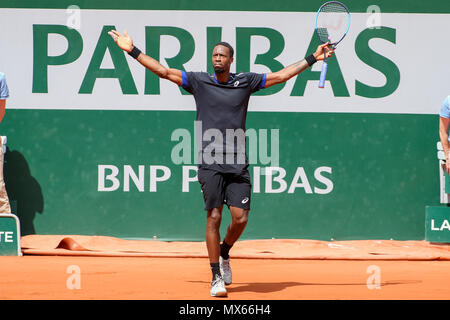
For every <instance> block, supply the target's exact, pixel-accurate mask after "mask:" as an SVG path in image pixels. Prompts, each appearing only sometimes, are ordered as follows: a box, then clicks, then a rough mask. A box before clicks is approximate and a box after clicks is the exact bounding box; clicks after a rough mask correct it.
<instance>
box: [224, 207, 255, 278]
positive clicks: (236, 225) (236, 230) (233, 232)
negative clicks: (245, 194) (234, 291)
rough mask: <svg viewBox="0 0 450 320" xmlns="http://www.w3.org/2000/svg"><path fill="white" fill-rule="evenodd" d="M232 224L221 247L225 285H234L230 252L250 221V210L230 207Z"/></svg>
mask: <svg viewBox="0 0 450 320" xmlns="http://www.w3.org/2000/svg"><path fill="white" fill-rule="evenodd" d="M230 212H231V223H230V225H229V226H228V229H227V235H226V236H225V239H224V241H223V243H222V244H221V245H220V258H219V266H220V273H221V274H222V277H223V281H224V282H225V284H231V283H232V281H233V280H232V277H233V276H232V272H231V266H230V256H229V255H228V252H229V251H230V249H231V247H232V246H233V244H234V243H235V242H236V241H237V240H238V239H239V237H240V236H241V234H242V232H243V231H244V229H245V226H246V225H247V221H248V212H249V211H248V210H244V209H241V208H237V207H233V206H230Z"/></svg>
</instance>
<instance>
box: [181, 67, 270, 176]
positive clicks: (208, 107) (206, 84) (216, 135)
mask: <svg viewBox="0 0 450 320" xmlns="http://www.w3.org/2000/svg"><path fill="white" fill-rule="evenodd" d="M182 79H183V80H182V84H181V86H182V87H183V88H184V89H185V90H186V91H188V92H189V93H191V94H192V95H193V96H194V99H195V104H196V109H197V116H196V121H199V122H197V124H200V125H201V135H200V130H199V128H197V130H198V132H196V135H197V138H201V143H200V142H199V141H198V142H199V143H198V144H199V145H198V148H199V159H198V163H199V168H204V169H212V170H216V171H219V172H228V173H237V174H240V173H242V172H243V171H245V170H247V168H248V159H247V155H246V139H245V130H246V128H245V121H246V118H247V109H248V102H249V100H250V95H251V94H252V93H254V92H256V91H258V90H260V89H263V88H264V86H265V84H266V74H259V73H253V72H246V73H239V74H235V73H230V77H229V79H228V81H227V82H226V83H221V82H219V81H217V79H216V78H215V75H210V74H208V73H206V72H185V71H182ZM197 140H198V139H197Z"/></svg>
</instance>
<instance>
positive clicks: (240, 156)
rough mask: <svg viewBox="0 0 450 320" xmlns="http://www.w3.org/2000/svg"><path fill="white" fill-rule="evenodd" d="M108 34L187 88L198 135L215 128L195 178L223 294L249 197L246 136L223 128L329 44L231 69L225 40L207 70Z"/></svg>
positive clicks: (217, 287)
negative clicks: (263, 70)
mask: <svg viewBox="0 0 450 320" xmlns="http://www.w3.org/2000/svg"><path fill="white" fill-rule="evenodd" d="M109 34H110V36H111V37H112V38H113V39H114V41H115V42H116V43H117V45H118V46H119V47H120V48H121V49H122V50H124V51H126V52H127V53H128V54H130V55H131V56H132V57H133V58H135V59H136V60H137V61H138V62H139V63H140V64H142V65H143V66H144V67H146V68H147V69H149V70H150V71H152V72H153V73H155V74H156V75H158V76H159V77H161V78H163V79H167V80H170V81H172V82H174V83H175V84H177V85H179V86H182V87H183V88H184V89H185V90H187V91H188V92H190V93H192V94H193V96H194V99H195V103H196V107H197V117H196V120H197V121H199V122H200V123H201V129H202V132H201V134H202V135H201V136H202V137H205V136H209V135H211V133H215V134H213V135H214V137H215V138H216V139H215V140H214V141H213V142H211V143H210V144H208V143H205V141H203V142H202V143H201V144H202V145H200V146H199V149H200V152H199V156H200V161H199V166H198V180H199V182H200V184H201V188H202V191H203V197H204V201H205V210H206V212H207V214H206V246H207V249H208V256H209V260H210V265H211V270H212V282H211V296H226V295H227V291H226V288H225V284H230V283H231V281H232V276H231V275H232V274H231V268H230V261H229V251H230V249H231V247H232V246H233V244H234V243H235V242H236V241H237V240H238V238H239V237H240V235H241V234H242V232H243V231H244V228H245V226H246V224H247V220H248V214H249V211H250V198H251V183H250V175H249V172H248V160H247V157H246V154H245V138H244V139H243V140H242V139H241V140H240V139H238V142H237V143H236V145H235V144H234V140H235V139H234V137H233V136H232V139H229V135H228V134H227V131H228V132H229V131H230V130H231V131H232V132H245V121H246V116H247V107H248V102H249V98H250V95H251V94H252V93H254V92H256V91H258V90H260V89H264V88H268V87H270V86H273V85H275V84H278V83H282V82H285V81H287V80H289V79H291V78H292V77H294V76H296V75H297V74H299V73H300V72H302V71H304V70H306V69H307V68H308V67H310V66H311V65H312V64H313V63H315V62H316V61H317V60H323V59H324V54H326V55H327V56H328V57H331V56H332V54H333V50H331V49H330V48H329V45H328V43H326V44H323V45H320V46H319V47H318V48H317V50H316V52H314V54H312V55H310V56H308V57H306V58H305V59H302V60H300V61H298V62H297V63H294V64H292V65H290V66H288V67H286V68H284V69H282V70H280V71H277V72H274V73H267V74H257V73H252V72H247V73H240V74H234V73H231V72H230V66H231V64H232V63H233V55H234V50H233V48H232V47H231V46H230V45H229V44H228V43H226V42H220V43H218V44H217V45H216V46H215V47H214V50H213V52H212V62H213V66H214V74H213V75H209V74H207V73H205V72H185V71H182V70H177V69H172V68H166V67H164V66H163V65H161V64H160V63H159V62H158V61H156V60H155V59H153V58H151V57H149V56H147V55H145V54H144V53H142V52H141V51H140V50H139V49H138V48H137V47H135V46H134V45H133V41H132V39H131V37H130V36H129V35H128V34H127V32H126V31H125V32H124V34H123V35H122V34H120V33H119V32H117V31H116V30H112V31H110V32H109ZM218 132H219V133H221V134H222V139H217V133H218ZM211 138H212V137H211ZM202 140H203V139H202ZM211 140H212V139H211ZM230 140H231V141H230ZM224 204H226V205H227V206H228V208H229V210H230V213H231V217H232V221H231V223H230V225H229V226H228V229H227V234H226V236H225V238H224V240H223V242H222V244H220V234H219V229H220V222H221V218H222V209H223V205H224Z"/></svg>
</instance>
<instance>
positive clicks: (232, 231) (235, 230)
mask: <svg viewBox="0 0 450 320" xmlns="http://www.w3.org/2000/svg"><path fill="white" fill-rule="evenodd" d="M230 212H231V223H230V225H229V226H228V229H227V234H226V236H225V239H224V240H225V242H226V243H227V244H228V245H229V246H232V245H233V244H234V243H235V242H236V241H237V240H238V239H239V237H240V236H241V234H242V232H244V229H245V227H246V226H247V221H248V213H249V210H244V209H241V208H238V207H233V206H230Z"/></svg>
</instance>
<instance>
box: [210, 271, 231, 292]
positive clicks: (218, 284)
mask: <svg viewBox="0 0 450 320" xmlns="http://www.w3.org/2000/svg"><path fill="white" fill-rule="evenodd" d="M226 296H227V289H225V283H224V282H223V279H222V277H221V276H219V275H215V276H214V279H213V281H212V282H211V297H226Z"/></svg>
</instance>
